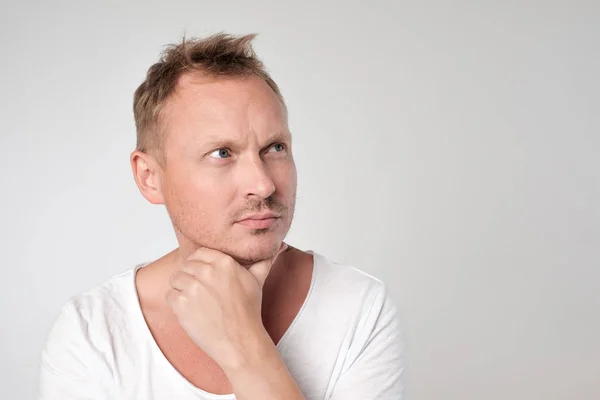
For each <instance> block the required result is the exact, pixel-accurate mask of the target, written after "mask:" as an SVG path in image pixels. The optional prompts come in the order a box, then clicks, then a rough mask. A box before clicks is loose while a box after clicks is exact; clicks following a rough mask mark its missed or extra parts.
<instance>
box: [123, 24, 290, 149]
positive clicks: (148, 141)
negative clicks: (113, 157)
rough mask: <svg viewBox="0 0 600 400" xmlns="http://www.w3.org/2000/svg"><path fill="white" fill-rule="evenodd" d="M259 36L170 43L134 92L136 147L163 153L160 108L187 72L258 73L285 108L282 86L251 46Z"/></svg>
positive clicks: (223, 35) (212, 75) (224, 36)
mask: <svg viewBox="0 0 600 400" xmlns="http://www.w3.org/2000/svg"><path fill="white" fill-rule="evenodd" d="M256 36H257V34H247V35H241V36H236V35H231V34H226V33H223V32H220V33H216V34H213V35H211V36H208V37H206V38H198V37H195V38H190V39H186V38H185V37H184V38H183V39H182V41H181V43H179V44H170V45H168V46H167V48H166V49H165V50H164V51H163V52H162V54H161V57H160V60H159V61H158V62H157V63H155V64H154V65H152V66H151V67H150V68H149V69H148V72H147V74H146V79H145V80H144V82H142V84H141V85H140V86H139V87H138V88H137V89H136V91H135V94H134V99H133V115H134V119H135V126H136V134H137V143H136V150H140V151H142V152H145V153H148V152H154V151H157V155H159V156H162V143H163V137H164V126H163V125H164V124H162V123H161V110H162V109H163V108H164V105H165V103H166V101H167V100H168V98H169V97H170V96H171V95H172V94H173V93H174V92H175V89H176V87H177V82H178V80H179V78H180V77H181V76H182V75H183V74H186V73H190V72H191V73H199V74H201V75H202V76H206V77H209V78H219V77H229V78H230V77H239V78H244V77H248V76H252V75H255V76H258V77H259V78H260V79H262V80H263V81H265V82H266V83H267V84H268V85H269V86H270V87H271V89H272V90H273V91H274V92H275V93H276V94H277V96H278V97H279V99H280V100H281V102H282V104H283V105H284V108H285V102H284V100H283V96H282V95H281V92H280V91H279V87H278V86H277V84H276V83H275V82H274V81H273V79H272V78H271V76H270V75H269V74H268V73H267V71H266V69H265V67H264V65H263V63H262V61H260V60H259V59H258V58H257V56H256V53H255V52H254V50H253V48H252V44H251V42H252V40H253V39H254V38H255V37H256Z"/></svg>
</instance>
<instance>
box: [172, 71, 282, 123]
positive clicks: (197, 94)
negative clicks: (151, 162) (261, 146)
mask: <svg viewBox="0 0 600 400" xmlns="http://www.w3.org/2000/svg"><path fill="white" fill-rule="evenodd" d="M163 118H164V120H165V122H166V123H167V126H170V127H171V128H175V129H176V130H177V131H180V132H181V131H187V130H194V131H195V132H198V131H199V130H202V131H204V130H207V129H208V130H210V129H211V127H212V128H215V127H218V128H219V129H220V130H223V129H227V127H230V128H231V129H232V130H235V131H240V130H246V129H248V130H255V131H258V132H260V131H263V130H272V129H279V130H281V129H282V128H283V127H285V126H286V125H287V118H286V112H285V108H284V106H283V104H282V102H281V100H280V99H279V97H278V96H277V94H276V93H275V92H274V91H273V90H272V89H271V88H270V87H269V85H268V84H267V83H266V82H264V81H263V80H262V79H260V78H258V77H255V76H251V77H246V78H216V79H215V78H206V77H202V76H199V75H197V74H184V75H183V76H182V77H181V78H180V79H179V81H178V83H177V89H176V90H175V93H174V94H173V96H172V97H171V98H170V99H169V100H168V101H167V102H166V104H165V108H164V109H163ZM168 130H171V129H168Z"/></svg>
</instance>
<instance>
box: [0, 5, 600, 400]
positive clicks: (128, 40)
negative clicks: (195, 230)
mask: <svg viewBox="0 0 600 400" xmlns="http://www.w3.org/2000/svg"><path fill="white" fill-rule="evenodd" d="M221 30H223V31H228V32H231V33H250V32H257V33H259V36H258V37H257V39H256V41H255V48H256V51H257V52H258V54H259V56H260V57H261V58H262V59H263V60H264V62H265V64H266V65H267V67H268V69H269V71H270V72H271V73H272V75H273V77H274V78H275V80H276V81H277V82H278V83H279V85H280V86H281V89H282V91H283V95H284V96H285V98H286V100H287V103H288V107H289V110H290V126H291V129H292V132H293V135H294V146H295V157H296V160H297V166H298V171H299V191H298V202H297V212H296V219H295V222H294V225H293V227H292V230H291V232H290V234H289V236H288V242H289V243H291V244H293V245H295V246H297V247H300V248H303V249H313V250H315V251H318V252H321V253H322V254H324V255H326V256H327V257H329V258H331V259H334V260H336V261H339V262H345V263H349V264H352V265H354V266H356V267H359V268H361V269H363V270H365V271H367V272H369V273H371V274H373V275H375V276H377V277H379V278H380V279H382V280H384V281H386V282H387V283H388V285H389V287H390V288H391V290H392V292H393V296H394V298H395V299H396V300H397V302H398V305H399V307H400V310H401V313H402V321H403V322H402V323H403V326H404V330H405V335H406V346H407V354H406V356H407V363H408V364H407V371H406V375H405V377H406V382H407V396H408V398H411V399H418V400H434V399H445V400H465V399H486V400H496V399H497V400H505V399H511V400H520V399H523V400H525V399H527V400H531V399H544V400H559V399H560V400H563V399H582V400H583V399H586V400H592V399H598V398H600V344H599V338H600V294H599V293H600V272H599V268H598V267H599V266H600V210H599V208H600V137H599V136H600V117H599V115H600V101H599V93H600V84H599V82H600V79H599V74H598V71H600V3H599V2H597V1H588V2H584V1H564V2H555V1H539V2H533V1H506V2H505V1H478V2H477V1H472V2H466V1H447V2H442V1H438V2H423V1H412V2H403V1H387V2H385V1H348V0H345V1H331V0H329V1H272V2H269V1H264V0H255V1H253V2H242V1H239V2H229V1H192V0H188V1H127V2H120V1H105V2H100V1H95V2H87V1H76V0H69V1H52V2H49V1H48V2H17V1H14V2H7V1H3V2H2V11H1V12H0V32H1V42H0V45H1V47H0V48H1V55H0V60H1V63H0V70H1V74H0V87H1V89H2V93H1V96H0V113H1V114H0V135H1V140H0V152H1V153H0V168H1V175H0V178H1V183H2V186H1V188H2V195H1V196H0V213H1V223H0V239H1V241H0V246H1V251H2V253H1V254H2V264H1V265H2V267H1V268H2V269H1V272H2V278H3V279H2V290H1V293H2V295H1V300H0V313H1V315H2V316H3V322H2V331H1V335H2V336H1V341H0V346H1V354H2V357H0V379H1V383H2V384H1V385H0V398H2V399H33V398H34V397H35V393H36V391H37V376H38V358H39V353H40V351H41V349H42V346H43V343H44V340H45V336H46V333H47V330H48V329H49V327H50V324H51V322H52V321H53V319H54V318H55V316H56V315H57V313H58V311H59V309H60V307H61V305H62V304H63V303H64V302H65V301H66V300H67V299H68V298H69V297H71V296H73V295H75V294H77V293H79V292H81V291H84V290H86V289H88V288H89V287H91V286H94V285H96V284H99V283H100V282H102V281H104V280H106V279H108V278H110V277H111V276H113V275H114V274H117V273H119V272H122V271H124V270H126V269H129V268H131V267H133V265H134V264H136V263H138V262H142V261H148V260H151V259H154V258H157V257H159V256H160V255H162V254H164V253H166V252H167V251H169V250H171V249H172V248H174V246H175V245H176V242H175V237H174V235H173V232H172V228H171V225H170V221H169V219H168V216H167V214H166V211H165V209H164V208H163V207H161V206H152V205H150V204H148V203H147V202H146V201H145V200H144V199H143V197H142V196H141V195H140V194H139V192H138V191H137V188H136V186H135V184H134V181H133V178H132V174H131V170H130V166H129V159H128V157H129V153H130V151H131V150H132V149H133V146H134V143H135V132H134V123H133V116H132V110H131V108H132V107H131V106H132V96H133V91H134V90H135V88H136V87H137V85H138V84H139V83H141V81H142V79H143V77H144V74H145V71H146V69H147V68H148V67H149V66H150V65H151V64H152V63H153V62H154V61H156V60H157V57H158V54H159V52H160V51H161V50H162V48H163V47H162V46H164V45H165V44H167V43H171V42H176V41H178V40H179V39H180V38H181V37H182V36H183V34H186V35H187V36H193V35H205V34H208V33H213V32H216V31H221ZM315 356H318V355H315Z"/></svg>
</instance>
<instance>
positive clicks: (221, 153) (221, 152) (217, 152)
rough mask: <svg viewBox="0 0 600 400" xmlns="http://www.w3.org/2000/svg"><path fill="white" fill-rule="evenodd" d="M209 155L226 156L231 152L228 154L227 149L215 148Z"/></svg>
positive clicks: (215, 156)
mask: <svg viewBox="0 0 600 400" xmlns="http://www.w3.org/2000/svg"><path fill="white" fill-rule="evenodd" d="M210 156H211V157H214V158H227V157H230V156H231V154H229V150H227V149H217V150H215V151H213V152H212V153H210Z"/></svg>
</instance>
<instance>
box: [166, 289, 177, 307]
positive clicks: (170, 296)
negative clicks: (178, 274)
mask: <svg viewBox="0 0 600 400" xmlns="http://www.w3.org/2000/svg"><path fill="white" fill-rule="evenodd" d="M180 296H181V292H180V291H179V290H176V289H169V290H167V294H165V301H166V302H167V305H168V306H169V307H170V308H171V309H173V307H174V306H175V304H177V302H178V301H180Z"/></svg>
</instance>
